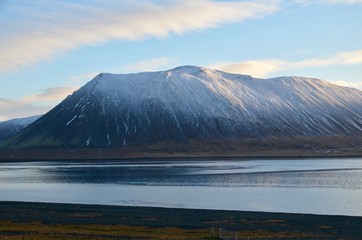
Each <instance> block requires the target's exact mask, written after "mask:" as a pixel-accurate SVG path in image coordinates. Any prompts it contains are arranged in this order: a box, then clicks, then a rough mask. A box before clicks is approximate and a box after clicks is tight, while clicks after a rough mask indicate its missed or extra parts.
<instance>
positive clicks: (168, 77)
mask: <svg viewBox="0 0 362 240" xmlns="http://www.w3.org/2000/svg"><path fill="white" fill-rule="evenodd" d="M361 136H362V92H361V91H359V90H356V89H353V88H347V87H341V86H337V85H334V84H331V83H328V82H325V81H322V80H318V79H312V78H302V77H279V78H272V79H259V78H253V77H251V76H246V75H239V74H231V73H226V72H222V71H218V70H211V69H207V68H203V67H195V66H182V67H177V68H175V69H172V70H168V71H161V72H143V73H135V74H109V73H101V74H99V75H98V76H96V77H95V78H94V79H93V80H91V81H90V82H88V83H87V84H86V85H85V86H83V87H82V88H80V89H79V90H78V91H76V92H74V93H73V94H72V95H70V96H68V97H67V98H66V99H65V100H64V101H63V102H61V103H60V104H59V105H58V106H56V107H55V108H54V109H52V110H51V111H50V112H48V113H47V114H45V115H44V116H43V117H41V118H40V119H38V120H37V121H36V122H34V123H33V124H32V125H30V126H29V127H28V128H26V129H24V130H23V131H22V132H20V133H19V134H17V135H16V136H14V137H13V138H11V139H10V140H8V141H6V143H5V144H3V146H5V147H16V148H18V147H63V146H65V147H122V146H144V145H147V146H149V145H154V144H166V145H167V144H171V143H172V144H176V143H181V144H190V143H193V144H196V143H197V144H200V143H201V142H202V143H207V142H215V141H216V142H217V141H222V142H223V143H226V144H227V143H228V142H232V141H234V142H238V144H243V143H246V142H248V141H253V142H259V143H261V144H266V143H267V142H268V141H269V142H270V139H286V141H291V139H294V140H293V141H296V142H297V141H302V140H301V139H310V138H315V139H319V140H318V141H320V140H321V139H322V140H323V138H325V137H328V139H329V140H330V139H332V142H333V141H334V140H333V139H341V138H348V141H349V142H350V143H351V144H361V143H362V142H361V139H360V137H361ZM296 139H299V140H296ZM332 145H333V144H332Z"/></svg>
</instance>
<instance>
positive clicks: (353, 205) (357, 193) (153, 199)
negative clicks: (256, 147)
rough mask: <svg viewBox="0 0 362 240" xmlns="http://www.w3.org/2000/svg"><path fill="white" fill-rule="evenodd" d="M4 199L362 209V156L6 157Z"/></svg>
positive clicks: (1, 172)
mask: <svg viewBox="0 0 362 240" xmlns="http://www.w3.org/2000/svg"><path fill="white" fill-rule="evenodd" d="M0 200H11V201H40V202H69V203H89V204H90V203H92V204H109V205H137V206H163V207H185V208H206V209H208V208H209V209H229V210H250V211H274V212H301V213H317V214H318V213H319V214H333V215H336V214H339V215H357V216H362V205H361V204H360V202H361V200H362V159H328V160H327V159H323V160H319V159H308V160H295V159H293V160H253V161H244V160H243V161H237V160H212V161H209V160H204V161H180V160H178V161H154V160H152V161H151V162H149V161H148V162H146V161H143V162H142V161H129V162H125V161H102V162H100V161H98V162H95V161H92V162H80V161H72V162H70V161H67V162H31V163H29V162H22V163H2V164H0ZM360 205H361V206H360Z"/></svg>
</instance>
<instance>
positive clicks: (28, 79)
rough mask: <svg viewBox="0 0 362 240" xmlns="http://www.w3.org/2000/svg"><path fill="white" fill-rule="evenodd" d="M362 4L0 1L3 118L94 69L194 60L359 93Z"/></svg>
mask: <svg viewBox="0 0 362 240" xmlns="http://www.w3.org/2000/svg"><path fill="white" fill-rule="evenodd" d="M361 23H362V0H314V1H310V0H288V1H287V0H245V1H211V0H197V1H195V0H182V1H181V0H180V1H177V0H171V1H168V0H157V1H156V0H155V1H152V0H148V1H144V0H139V1H131V0H124V1H116V0H110V1H100V0H88V1H85V0H84V1H82V0H80V1H75V0H74V1H70V0H63V1H50V0H49V1H47V0H33V1H27V0H2V1H0V29H1V34H0V53H1V54H0V83H1V88H0V121H1V120H7V119H11V118H16V117H25V116H31V115H35V114H42V113H45V112H46V111H48V110H50V109H51V108H52V107H54V106H55V105H56V104H57V103H59V102H60V101H61V100H62V99H63V98H65V97H66V96H67V95H68V94H71V93H72V92H73V91H74V90H76V89H78V88H79V87H80V86H82V85H84V84H85V83H86V82H87V81H89V80H91V79H92V78H93V77H94V76H95V75H96V74H98V73H99V72H112V73H129V72H139V71H156V70H167V69H170V68H173V67H176V66H179V65H198V66H204V67H210V68H215V69H220V70H224V71H229V72H235V73H241V74H249V75H252V76H254V77H276V76H286V75H288V76H291V75H292V76H296V75H297V76H306V77H315V78H320V79H324V80H327V81H330V82H333V83H337V84H340V85H345V86H350V87H355V88H359V89H362V28H361Z"/></svg>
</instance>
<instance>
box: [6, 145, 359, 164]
mask: <svg viewBox="0 0 362 240" xmlns="http://www.w3.org/2000/svg"><path fill="white" fill-rule="evenodd" d="M361 157H362V148H357V149H342V150H338V151H330V150H328V151H317V152H306V151H302V150H257V151H254V150H251V151H243V152H234V151H230V152H158V151H154V152H144V151H133V152H124V151H122V150H119V149H112V148H103V149H18V150H9V149H0V162H17V161H19V162H28V161H73V160H87V161H88V160H89V161H92V160H95V161H96V160H109V161H111V160H117V161H123V160H140V161H147V160H160V161H162V160H165V161H167V160H180V159H182V160H190V161H192V160H202V159H211V160H212V159H217V160H223V159H225V160H233V159H238V160H246V159H247V160H260V159H311V158H318V159H323V158H361Z"/></svg>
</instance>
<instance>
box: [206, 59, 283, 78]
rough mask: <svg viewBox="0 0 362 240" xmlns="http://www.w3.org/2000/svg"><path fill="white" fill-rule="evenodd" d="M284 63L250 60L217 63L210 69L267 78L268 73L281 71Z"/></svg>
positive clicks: (274, 60)
mask: <svg viewBox="0 0 362 240" xmlns="http://www.w3.org/2000/svg"><path fill="white" fill-rule="evenodd" d="M284 66H285V62H284V61H281V60H277V59H266V60H260V61H258V60H251V61H244V62H239V63H219V64H216V65H213V66H211V68H216V69H220V70H222V71H225V72H230V73H241V74H248V75H251V76H254V77H267V76H269V74H270V73H273V72H278V71H280V70H283V69H284Z"/></svg>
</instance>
